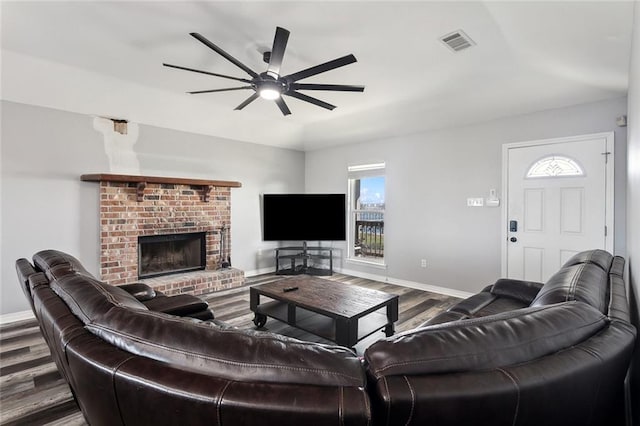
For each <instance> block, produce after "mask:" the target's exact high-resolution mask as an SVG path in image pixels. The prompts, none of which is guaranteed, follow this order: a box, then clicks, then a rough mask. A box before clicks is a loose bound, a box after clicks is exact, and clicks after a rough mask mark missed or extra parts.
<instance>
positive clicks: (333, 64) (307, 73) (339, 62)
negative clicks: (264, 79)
mask: <svg viewBox="0 0 640 426" xmlns="http://www.w3.org/2000/svg"><path fill="white" fill-rule="evenodd" d="M354 62H357V59H356V57H355V56H353V55H347V56H343V57H342V58H338V59H334V60H333V61H329V62H325V63H324V64H320V65H316V66H315V67H311V68H307V69H305V70H302V71H298V72H296V73H293V74H289V75H287V76H285V77H284V78H285V79H286V80H287V81H289V82H293V81H298V80H302V79H303V78H307V77H311V76H312V75H316V74H320V73H322V72H327V71H331V70H333V69H336V68H340V67H343V66H345V65H349V64H352V63H354Z"/></svg>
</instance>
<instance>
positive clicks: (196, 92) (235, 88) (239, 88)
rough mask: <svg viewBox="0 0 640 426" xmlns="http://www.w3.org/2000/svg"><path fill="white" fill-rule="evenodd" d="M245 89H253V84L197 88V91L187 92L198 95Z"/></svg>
mask: <svg viewBox="0 0 640 426" xmlns="http://www.w3.org/2000/svg"><path fill="white" fill-rule="evenodd" d="M244 89H253V86H242V87H229V88H227V89H211V90H196V91H195V92H187V93H189V94H191V95H197V94H200V93H214V92H230V91H232V90H244Z"/></svg>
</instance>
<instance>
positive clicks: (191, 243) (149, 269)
mask: <svg viewBox="0 0 640 426" xmlns="http://www.w3.org/2000/svg"><path fill="white" fill-rule="evenodd" d="M206 252H207V251H206V232H191V233H182V234H168V235H149V236H139V237H138V278H151V277H159V276H162V275H170V274H178V273H182V272H186V271H196V270H200V269H205V267H206V262H207V261H206Z"/></svg>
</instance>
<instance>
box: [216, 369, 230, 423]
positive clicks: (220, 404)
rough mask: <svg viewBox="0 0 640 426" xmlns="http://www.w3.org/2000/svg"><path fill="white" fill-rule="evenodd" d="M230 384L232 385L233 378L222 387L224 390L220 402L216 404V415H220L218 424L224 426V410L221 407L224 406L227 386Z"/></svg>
mask: <svg viewBox="0 0 640 426" xmlns="http://www.w3.org/2000/svg"><path fill="white" fill-rule="evenodd" d="M229 386H231V380H229V381H227V384H226V385H225V386H224V388H223V389H222V392H220V398H218V403H217V404H216V415H217V417H218V426H222V411H221V410H220V409H221V408H222V399H223V398H224V394H225V393H226V392H227V388H228V387H229Z"/></svg>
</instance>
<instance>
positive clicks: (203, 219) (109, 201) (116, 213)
mask: <svg viewBox="0 0 640 426" xmlns="http://www.w3.org/2000/svg"><path fill="white" fill-rule="evenodd" d="M81 179H82V180H84V181H95V182H100V276H101V279H102V280H103V281H105V282H107V283H109V284H114V285H117V284H124V283H130V282H136V281H140V282H144V283H146V284H148V285H150V286H152V287H153V288H154V289H156V290H160V291H162V292H164V293H165V294H168V295H171V294H179V293H191V294H203V293H208V292H211V291H216V290H221V289H225V288H231V287H236V286H239V285H242V283H243V281H244V273H243V272H242V271H240V270H238V269H235V268H230V267H225V268H222V267H221V266H222V265H223V262H224V261H226V260H228V258H230V257H231V244H230V243H231V238H230V236H231V188H237V187H240V186H241V184H240V183H239V182H228V181H209V180H200V179H183V178H165V177H151V176H125V175H108V174H99V175H82V177H81ZM223 228H224V231H223ZM195 233H202V234H203V235H204V241H205V247H206V248H205V253H204V269H203V270H193V271H185V272H178V273H173V274H170V275H163V276H158V277H153V278H144V279H140V278H139V275H140V271H139V265H140V263H139V262H140V259H139V253H138V250H139V237H149V236H164V235H167V236H168V235H170V234H171V235H178V236H180V235H182V234H184V235H186V234H195ZM222 236H225V241H224V244H221V238H222ZM172 238H173V237H172ZM143 239H144V238H143ZM221 247H224V253H221ZM223 257H224V258H223ZM225 266H226V263H225Z"/></svg>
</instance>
